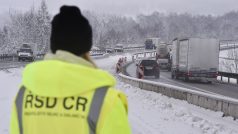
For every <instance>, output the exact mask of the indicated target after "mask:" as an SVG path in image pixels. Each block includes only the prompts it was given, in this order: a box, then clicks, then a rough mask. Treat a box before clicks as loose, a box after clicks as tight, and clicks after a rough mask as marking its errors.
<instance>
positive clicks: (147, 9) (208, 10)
mask: <svg viewBox="0 0 238 134" xmlns="http://www.w3.org/2000/svg"><path fill="white" fill-rule="evenodd" d="M40 1H41V0H1V1H0V14H2V13H5V12H7V11H9V8H10V9H17V10H23V11H24V10H28V9H29V8H30V7H31V6H32V5H35V7H37V6H39V4H40ZM46 2H47V5H48V8H49V10H50V12H51V13H52V14H55V13H57V12H58V9H59V7H60V6H61V5H63V4H70V5H77V6H79V7H80V8H81V9H86V10H91V11H95V12H100V13H111V14H120V15H137V14H139V13H146V14H148V13H151V12H153V11H161V12H166V13H169V12H179V13H184V12H188V13H192V14H212V15H221V14H224V13H226V12H229V11H232V10H235V11H238V0H116V1H115V0H46Z"/></svg>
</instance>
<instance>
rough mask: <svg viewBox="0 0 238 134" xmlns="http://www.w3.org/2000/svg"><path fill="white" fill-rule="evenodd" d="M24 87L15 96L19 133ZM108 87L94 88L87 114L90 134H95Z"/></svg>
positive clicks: (20, 129) (21, 128)
mask: <svg viewBox="0 0 238 134" xmlns="http://www.w3.org/2000/svg"><path fill="white" fill-rule="evenodd" d="M25 90H26V88H25V87H24V86H22V87H21V88H20V90H19V92H18V94H17V97H16V108H17V116H18V125H19V134H23V125H22V124H23V122H22V112H23V109H22V108H23V107H22V105H23V99H24V93H25ZM107 90H108V87H101V88H98V89H96V91H95V92H94V96H93V100H92V103H91V106H90V110H89V114H88V125H89V132H90V134H96V127H97V123H98V119H99V116H100V112H101V108H102V105H103V101H104V98H105V95H106V93H107Z"/></svg>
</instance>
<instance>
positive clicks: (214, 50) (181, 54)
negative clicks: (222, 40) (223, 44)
mask: <svg viewBox="0 0 238 134" xmlns="http://www.w3.org/2000/svg"><path fill="white" fill-rule="evenodd" d="M218 57H219V41H218V40H217V39H212V38H210V39H205V38H185V39H174V40H173V45H172V67H171V77H172V78H173V79H174V78H175V79H178V78H183V79H184V80H185V81H189V80H199V81H206V82H208V83H211V82H212V81H214V80H216V78H217V75H218V64H219V58H218Z"/></svg>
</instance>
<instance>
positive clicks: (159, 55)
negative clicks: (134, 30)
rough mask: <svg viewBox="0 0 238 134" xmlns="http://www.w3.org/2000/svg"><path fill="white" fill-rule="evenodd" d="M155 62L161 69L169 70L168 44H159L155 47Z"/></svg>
mask: <svg viewBox="0 0 238 134" xmlns="http://www.w3.org/2000/svg"><path fill="white" fill-rule="evenodd" d="M156 60H157V62H158V63H159V66H160V68H161V69H167V70H168V71H170V70H171V60H170V49H169V48H168V44H166V43H163V42H161V43H160V44H159V45H158V46H157V47H156Z"/></svg>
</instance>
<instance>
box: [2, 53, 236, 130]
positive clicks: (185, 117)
mask: <svg viewBox="0 0 238 134" xmlns="http://www.w3.org/2000/svg"><path fill="white" fill-rule="evenodd" d="M123 56H128V59H129V56H130V54H125V55H123ZM120 57H122V56H111V57H109V58H107V59H98V60H96V64H97V65H98V66H99V67H100V68H103V69H105V70H108V71H109V72H110V73H112V74H113V75H115V76H116V74H115V64H116V62H117V61H118V58H120ZM21 71H22V68H20V69H9V70H4V71H0V84H1V86H2V88H1V94H0V108H1V109H0V134H8V127H9V119H10V109H11V103H12V100H13V98H14V96H15V94H16V92H17V90H18V87H19V83H20V81H21ZM116 88H118V89H120V90H122V91H124V92H125V93H126V95H127V97H128V102H129V120H130V123H131V127H132V132H133V134H204V133H205V134H238V127H237V126H238V121H234V120H233V119H232V118H231V117H222V113H221V112H213V111H210V110H206V109H203V108H200V107H197V106H194V105H191V104H188V103H187V102H185V101H180V100H176V99H172V98H168V97H166V96H163V95H161V94H158V93H154V92H149V91H144V90H141V89H139V88H136V87H133V86H131V85H128V84H126V83H123V82H120V81H119V79H117V86H116Z"/></svg>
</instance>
